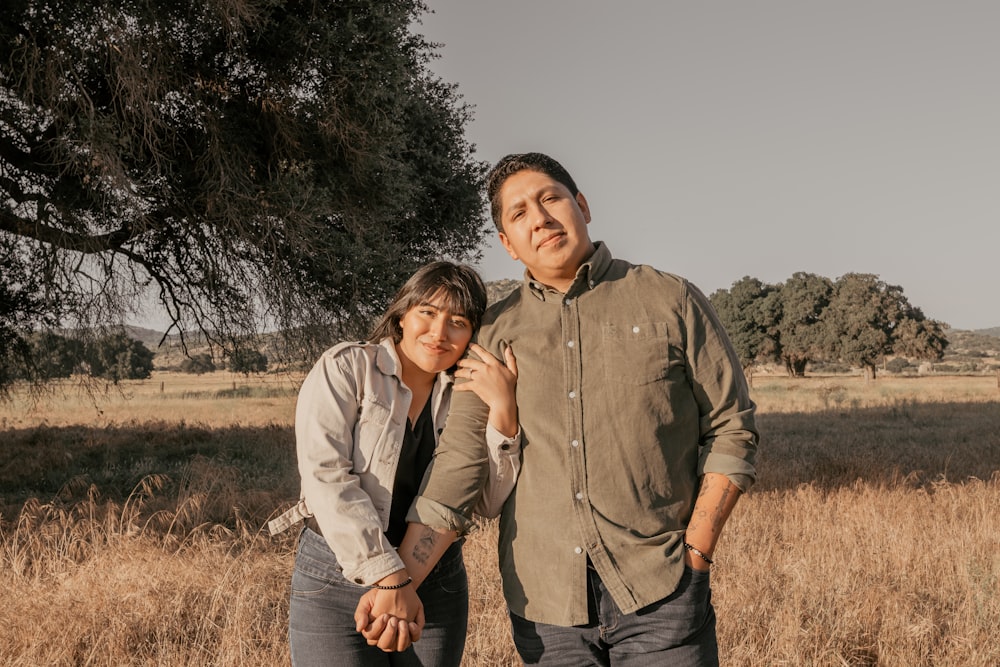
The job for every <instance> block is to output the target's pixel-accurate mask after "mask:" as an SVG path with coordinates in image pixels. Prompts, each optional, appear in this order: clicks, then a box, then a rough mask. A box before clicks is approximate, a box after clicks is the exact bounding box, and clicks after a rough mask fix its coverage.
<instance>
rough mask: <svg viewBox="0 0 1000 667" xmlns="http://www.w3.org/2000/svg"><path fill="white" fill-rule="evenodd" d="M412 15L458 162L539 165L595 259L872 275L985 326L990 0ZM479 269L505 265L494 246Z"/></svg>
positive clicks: (447, 2)
mask: <svg viewBox="0 0 1000 667" xmlns="http://www.w3.org/2000/svg"><path fill="white" fill-rule="evenodd" d="M428 4H429V6H430V8H431V10H432V11H433V12H434V13H433V14H430V15H427V16H425V17H424V20H423V23H422V24H421V25H419V26H416V28H415V29H416V30H417V31H418V32H422V33H423V34H424V35H426V36H427V37H428V38H429V39H431V40H433V41H436V42H440V43H441V44H442V47H441V48H440V49H439V54H440V55H441V57H440V58H439V59H438V60H435V61H434V62H433V63H432V64H431V68H432V69H433V70H434V71H435V72H436V73H437V74H439V75H440V76H441V77H442V78H443V79H445V80H447V81H450V82H452V83H456V84H458V89H459V92H460V93H461V94H462V95H463V97H464V100H465V101H466V102H468V103H469V104H471V105H473V106H474V107H475V120H474V121H473V122H472V123H471V124H470V125H469V127H468V131H467V134H468V138H469V140H470V141H471V142H473V143H475V144H476V145H477V147H478V152H477V155H478V157H479V158H480V159H483V160H487V161H489V162H491V163H492V162H494V161H495V160H497V159H498V158H500V157H502V156H503V155H505V154H507V153H512V152H522V151H532V150H537V151H542V152H545V153H549V154H550V155H552V156H553V157H555V158H556V159H558V160H559V161H560V162H562V163H563V165H564V166H565V167H566V168H567V169H568V170H569V171H570V173H571V174H573V177H574V178H575V180H576V182H577V185H578V186H579V187H580V189H581V191H582V192H583V193H584V194H585V195H586V196H587V199H588V202H589V203H590V207H591V210H592V213H593V222H592V223H591V229H590V233H591V237H592V238H594V239H598V240H603V241H605V242H607V244H608V246H609V247H610V248H611V250H612V252H613V253H614V254H615V255H617V256H619V257H622V258H624V259H628V260H630V261H633V262H636V263H646V264H651V265H653V266H656V267H657V268H660V269H663V270H666V271H671V272H674V273H678V274H680V275H682V276H685V277H686V278H689V279H690V280H691V281H693V282H694V283H695V284H697V285H698V286H699V287H701V288H702V290H703V291H705V292H706V293H711V292H713V291H714V290H716V289H718V288H723V287H729V286H730V285H731V284H732V283H733V282H734V281H736V280H739V279H740V278H742V277H743V276H746V275H750V276H754V277H757V278H759V279H761V280H763V281H765V282H771V283H778V282H783V281H784V280H785V279H787V278H788V277H790V276H791V275H792V274H793V273H794V272H796V271H807V272H810V273H816V274H820V275H824V276H827V277H829V278H837V277H839V276H841V275H843V274H845V273H848V272H852V271H855V272H864V273H875V274H878V275H879V276H880V277H881V279H882V280H884V281H885V282H887V283H890V284H894V285H900V286H902V287H903V290H904V293H905V294H906V296H907V297H908V298H909V301H910V303H912V304H913V305H916V306H919V307H920V308H922V309H923V311H924V313H925V315H927V316H928V317H932V318H934V319H938V320H942V321H944V322H946V323H948V324H949V325H951V326H952V327H955V328H958V329H978V328H986V327H994V326H1000V305H998V304H1000V299H998V297H997V294H996V293H997V291H998V288H1000V280H998V276H1000V257H998V256H1000V37H998V36H1000V2H995V1H994V0H982V1H980V2H970V1H965V0H950V1H948V2H924V1H922V0H880V1H879V2H872V1H864V0H840V1H833V0H829V1H827V2H819V1H806V0H781V1H778V0H770V1H768V0H764V1H760V0H754V2H738V1H735V0H733V1H730V2H711V1H706V2H700V1H693V2H683V1H680V0H618V1H616V2H605V1H602V0H502V1H497V0H428ZM480 269H481V271H482V273H483V275H484V277H485V278H486V279H487V280H493V279H498V278H519V277H520V276H521V275H522V269H521V267H520V265H519V264H517V263H515V262H514V261H513V260H511V259H510V258H509V257H508V256H507V255H506V253H505V252H504V251H503V249H502V248H501V247H500V245H499V243H498V242H496V241H495V239H494V241H493V243H492V244H491V246H490V247H489V248H488V249H486V250H485V252H484V259H483V262H482V264H481V265H480Z"/></svg>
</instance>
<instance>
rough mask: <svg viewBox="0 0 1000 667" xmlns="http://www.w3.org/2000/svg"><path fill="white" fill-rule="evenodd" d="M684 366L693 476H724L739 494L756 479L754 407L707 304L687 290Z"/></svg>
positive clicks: (699, 294) (700, 295) (726, 339)
mask: <svg viewBox="0 0 1000 667" xmlns="http://www.w3.org/2000/svg"><path fill="white" fill-rule="evenodd" d="M687 289H688V293H687V311H686V313H685V322H686V324H687V330H686V336H687V341H686V349H687V357H688V358H687V363H688V367H689V369H690V381H691V385H692V387H693V390H694V395H695V400H696V401H697V403H698V407H699V412H700V441H699V445H700V450H699V459H698V474H699V475H703V474H705V473H709V472H711V473H719V474H722V475H726V477H727V478H729V480H730V481H731V482H732V483H733V484H735V485H736V486H737V487H738V488H739V489H740V490H741V491H746V490H748V489H749V488H750V486H751V485H752V484H753V483H754V481H756V479H757V471H756V467H755V465H754V463H755V459H756V454H757V441H758V433H757V428H756V424H755V421H754V413H755V411H756V406H755V405H754V403H753V401H752V400H751V399H750V389H749V387H748V386H747V382H746V377H745V376H744V374H743V369H742V367H741V366H740V362H739V358H738V357H737V355H736V352H735V351H734V349H733V346H732V344H731V343H730V341H729V337H728V336H727V335H726V332H725V329H724V328H723V326H722V323H721V322H720V320H719V318H718V315H717V314H716V312H715V309H714V308H713V307H712V304H711V303H710V302H709V300H708V299H707V298H706V297H705V295H704V294H703V293H702V292H701V291H700V290H698V288H696V287H694V286H693V285H691V284H687Z"/></svg>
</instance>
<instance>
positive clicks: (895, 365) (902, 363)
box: [885, 357, 912, 373]
mask: <svg viewBox="0 0 1000 667" xmlns="http://www.w3.org/2000/svg"><path fill="white" fill-rule="evenodd" d="M907 368H912V366H910V362H909V361H907V360H906V358H905V357H896V358H895V359H892V360H890V361H888V362H886V364H885V370H887V371H889V372H890V373H902V372H903V371H904V370H906V369H907Z"/></svg>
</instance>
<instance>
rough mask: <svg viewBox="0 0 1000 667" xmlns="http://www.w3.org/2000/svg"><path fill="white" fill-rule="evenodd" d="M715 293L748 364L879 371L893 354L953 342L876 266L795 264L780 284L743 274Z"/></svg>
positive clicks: (934, 353)
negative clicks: (805, 268) (833, 275)
mask: <svg viewBox="0 0 1000 667" xmlns="http://www.w3.org/2000/svg"><path fill="white" fill-rule="evenodd" d="M711 300H712V303H713V305H714V306H715V308H716V310H717V311H718V312H719V317H720V319H721V320H722V322H723V324H724V326H725V327H726V330H727V332H728V333H729V336H730V338H731V339H732V340H733V344H734V346H735V347H736V350H737V353H738V354H739V356H740V358H741V360H742V361H743V363H744V367H746V366H747V365H749V364H752V363H754V362H756V361H765V360H772V361H778V362H781V363H782V364H784V366H785V369H786V371H787V372H788V374H789V375H791V376H801V375H804V374H805V369H806V365H807V364H808V363H809V362H810V361H820V360H824V361H836V362H844V363H849V364H852V365H854V366H857V367H860V368H863V369H864V370H865V373H866V375H867V376H868V377H871V378H874V377H875V368H876V364H877V363H878V362H879V361H884V360H885V358H886V357H887V356H888V355H892V354H895V355H900V356H905V357H912V358H917V359H940V358H941V357H942V356H943V354H944V350H945V348H946V347H947V346H948V340H947V338H946V336H945V334H944V327H945V325H944V324H942V323H941V322H937V321H935V320H931V319H928V318H926V317H925V316H924V314H923V311H921V310H920V308H917V307H915V306H913V305H911V304H910V302H909V301H908V300H907V298H906V297H905V295H904V294H903V288H902V287H899V286H897V285H888V284H886V283H885V282H883V281H882V280H880V279H879V277H878V276H876V275H874V274H868V273H848V274H845V275H843V276H841V277H840V278H838V279H837V280H835V281H833V280H830V279H829V278H824V277H823V276H818V275H814V274H810V273H804V272H798V273H795V274H794V275H792V277H791V278H789V279H788V280H787V281H785V283H783V284H781V285H767V284H765V283H763V282H761V281H760V280H758V279H756V278H751V277H744V278H742V279H740V280H738V281H736V282H734V283H733V285H732V287H731V288H730V289H728V290H718V291H716V292H715V293H713V294H712V297H711Z"/></svg>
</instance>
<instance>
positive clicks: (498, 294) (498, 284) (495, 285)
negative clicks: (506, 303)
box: [486, 278, 521, 304]
mask: <svg viewBox="0 0 1000 667" xmlns="http://www.w3.org/2000/svg"><path fill="white" fill-rule="evenodd" d="M520 284H521V281H520V280H514V279H513V278H503V279H501V280H490V281H489V282H487V283H486V300H487V301H488V302H489V303H491V304H493V303H496V302H497V301H500V300H501V299H503V298H504V297H506V296H507V295H508V294H510V293H511V292H513V291H514V290H516V289H517V288H518V287H519V286H520Z"/></svg>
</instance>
